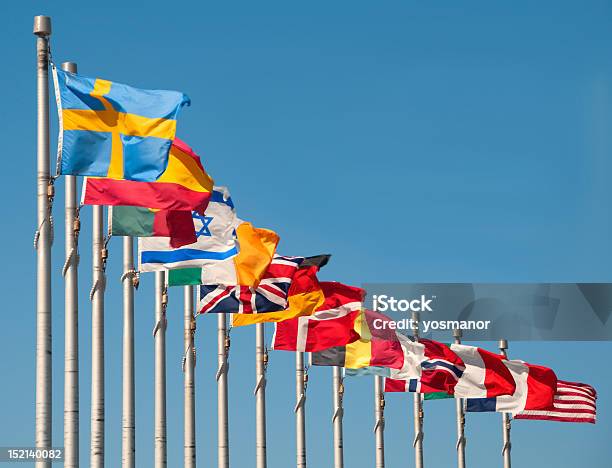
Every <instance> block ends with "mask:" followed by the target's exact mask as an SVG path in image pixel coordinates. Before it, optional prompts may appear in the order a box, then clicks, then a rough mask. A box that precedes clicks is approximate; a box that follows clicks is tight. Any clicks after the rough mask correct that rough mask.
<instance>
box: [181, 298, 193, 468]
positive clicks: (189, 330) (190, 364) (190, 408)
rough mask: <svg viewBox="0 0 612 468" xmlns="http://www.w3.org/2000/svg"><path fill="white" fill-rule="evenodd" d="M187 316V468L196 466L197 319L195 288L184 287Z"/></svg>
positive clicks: (185, 385)
mask: <svg viewBox="0 0 612 468" xmlns="http://www.w3.org/2000/svg"><path fill="white" fill-rule="evenodd" d="M183 292H184V295H185V310H184V312H185V314H184V324H183V326H184V349H185V355H184V357H183V373H184V394H185V401H184V405H185V407H184V413H185V417H184V419H185V422H184V424H185V427H184V439H185V441H184V444H185V449H184V450H185V454H184V456H185V465H184V466H185V468H195V466H196V438H195V357H196V356H195V342H194V341H195V340H194V334H195V330H196V322H195V317H194V315H193V286H184V291H183Z"/></svg>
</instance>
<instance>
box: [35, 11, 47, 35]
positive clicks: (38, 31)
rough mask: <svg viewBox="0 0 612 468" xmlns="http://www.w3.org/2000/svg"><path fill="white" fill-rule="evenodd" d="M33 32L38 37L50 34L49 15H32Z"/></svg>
mask: <svg viewBox="0 0 612 468" xmlns="http://www.w3.org/2000/svg"><path fill="white" fill-rule="evenodd" d="M33 32H34V34H35V35H37V36H38V37H48V36H50V35H51V17H50V16H42V15H39V16H35V17H34V31H33Z"/></svg>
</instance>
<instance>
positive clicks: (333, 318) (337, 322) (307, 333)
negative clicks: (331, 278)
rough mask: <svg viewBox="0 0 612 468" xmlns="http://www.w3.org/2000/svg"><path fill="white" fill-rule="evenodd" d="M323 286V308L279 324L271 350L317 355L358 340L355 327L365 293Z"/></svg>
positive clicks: (348, 288)
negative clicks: (316, 353) (313, 353)
mask: <svg viewBox="0 0 612 468" xmlns="http://www.w3.org/2000/svg"><path fill="white" fill-rule="evenodd" d="M320 286H321V290H322V291H323V294H324V296H325V300H324V302H323V304H322V305H321V306H320V307H319V308H318V309H317V310H316V311H315V313H314V314H312V315H307V316H303V317H297V318H294V319H290V320H285V321H282V322H278V323H277V324H276V329H275V332H274V337H273V339H272V349H276V350H284V351H307V352H316V351H322V350H324V349H327V348H331V347H333V346H344V345H346V344H348V343H352V342H353V341H357V340H358V339H359V333H357V331H355V329H354V326H355V320H356V319H357V317H358V316H359V314H360V312H361V307H362V305H363V298H364V296H365V291H364V290H363V289H361V288H355V287H353V286H347V285H345V284H342V283H336V282H321V283H320Z"/></svg>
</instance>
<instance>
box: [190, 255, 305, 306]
mask: <svg viewBox="0 0 612 468" xmlns="http://www.w3.org/2000/svg"><path fill="white" fill-rule="evenodd" d="M303 260H304V258H303V257H282V256H280V255H275V256H274V258H273V259H272V262H271V263H270V266H269V267H268V269H267V271H266V273H265V274H264V276H263V278H262V280H261V281H260V282H259V285H258V286H257V287H249V286H236V285H234V286H225V285H204V284H203V285H201V286H200V303H199V312H200V313H201V314H206V313H238V314H257V313H263V312H271V311H278V310H285V308H286V307H287V294H288V293H289V286H291V281H292V279H293V276H294V275H295V273H296V271H297V269H298V268H299V266H300V263H301V262H302V261H303Z"/></svg>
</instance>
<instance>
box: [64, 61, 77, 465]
mask: <svg viewBox="0 0 612 468" xmlns="http://www.w3.org/2000/svg"><path fill="white" fill-rule="evenodd" d="M62 70H65V71H68V72H71V73H76V72H77V66H76V63H73V62H64V63H62ZM64 182H65V188H64V192H65V198H64V200H65V202H64V211H65V217H64V232H65V237H66V239H65V248H66V260H65V262H64V268H63V270H62V273H63V275H64V330H65V331H64V336H65V338H64V340H65V341H64V466H65V467H71V468H74V467H78V466H79V297H78V269H77V268H78V264H79V254H78V240H79V231H80V229H81V226H80V224H81V223H80V221H79V217H78V209H77V183H76V177H75V176H65V177H64Z"/></svg>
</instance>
